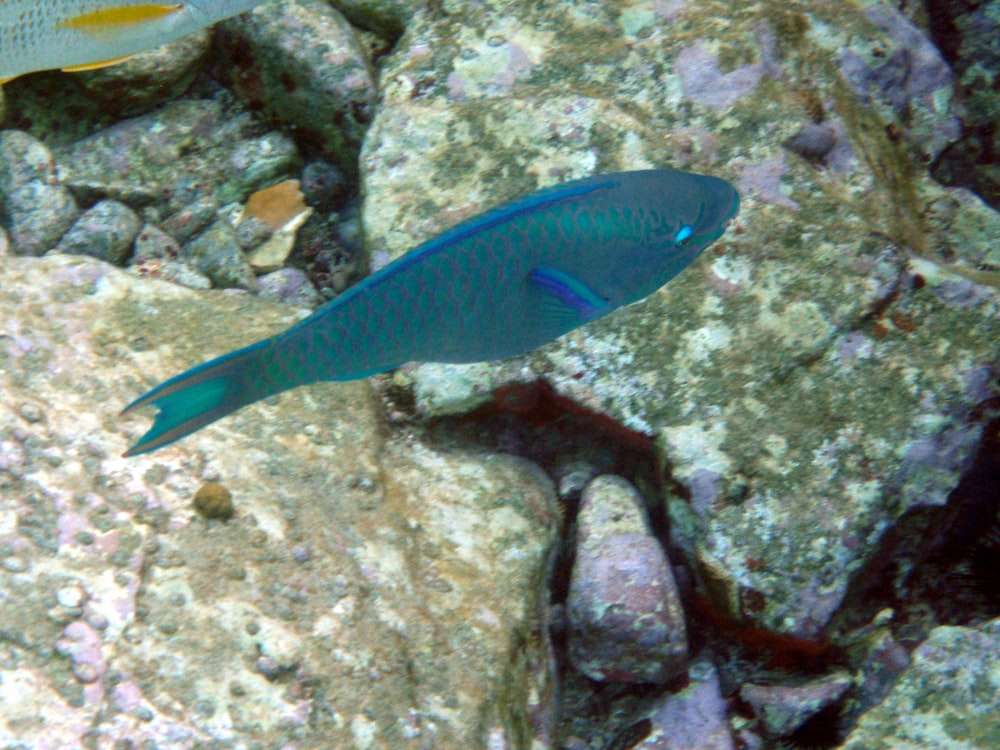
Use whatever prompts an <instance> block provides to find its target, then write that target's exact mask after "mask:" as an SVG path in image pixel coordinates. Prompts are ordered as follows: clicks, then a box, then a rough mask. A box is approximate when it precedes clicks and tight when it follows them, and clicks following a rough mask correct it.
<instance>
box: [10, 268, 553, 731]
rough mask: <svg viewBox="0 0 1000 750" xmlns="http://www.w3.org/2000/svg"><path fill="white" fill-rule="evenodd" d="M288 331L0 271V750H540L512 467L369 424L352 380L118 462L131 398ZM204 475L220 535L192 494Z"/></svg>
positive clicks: (544, 563)
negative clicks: (205, 748)
mask: <svg viewBox="0 0 1000 750" xmlns="http://www.w3.org/2000/svg"><path fill="white" fill-rule="evenodd" d="M294 319H295V316H294V315H292V314H291V312H290V311H289V309H288V308H281V307H278V306H275V305H273V304H269V303H266V302H264V301H261V300H258V299H255V298H253V297H251V296H249V295H246V294H240V293H233V292H215V293H212V294H205V293H202V294H198V293H195V292H191V291H189V290H184V289H181V288H179V287H176V286H172V285H169V284H165V283H162V282H150V281H144V280H141V279H137V278H135V277H134V276H131V275H129V274H126V273H125V272H121V271H118V270H115V269H113V268H112V267H110V266H108V265H105V264H102V263H100V262H98V261H95V260H93V259H89V258H85V257H81V256H64V255H51V256H47V257H45V258H38V259H35V258H17V257H10V256H8V257H3V258H0V392H2V393H3V394H4V397H3V399H2V400H0V621H2V622H3V639H2V643H0V703H2V705H3V710H2V711H0V744H3V745H5V746H6V745H24V746H30V747H33V748H39V749H40V750H41V749H44V748H53V749H55V748H67V747H79V746H96V747H112V746H117V745H116V743H117V742H119V741H120V742H122V743H128V742H134V743H135V744H136V745H137V746H143V745H144V743H146V742H151V743H153V744H154V745H155V746H156V747H161V748H166V747H191V746H195V745H198V744H200V743H208V744H212V745H213V746H218V747H252V746H258V745H259V746H264V747H290V746H294V747H297V748H317V749H318V748H330V747H338V748H341V747H342V748H352V747H356V748H408V747H413V748H424V747H428V746H432V747H439V748H469V747H485V746H486V744H487V741H488V740H490V739H492V741H494V743H501V744H495V745H493V746H497V747H526V746H528V744H530V742H531V741H532V740H536V741H538V742H541V743H543V745H544V744H545V743H547V742H548V741H549V740H548V738H547V737H546V732H548V731H550V730H551V726H552V716H551V710H552V707H551V701H552V682H551V678H550V673H549V666H548V665H549V655H548V650H547V644H546V640H545V636H544V634H545V632H546V629H545V627H544V620H543V619H542V614H541V613H542V608H541V603H542V602H541V599H540V597H541V591H542V587H543V584H544V579H545V576H546V573H547V570H548V549H549V547H550V545H551V543H552V540H553V536H554V533H555V528H556V526H557V515H556V512H555V509H554V492H553V490H552V487H551V483H550V482H549V481H548V480H547V479H546V478H545V477H544V476H543V475H541V474H540V472H539V470H537V469H536V468H534V467H533V466H532V465H530V464H528V463H526V462H523V461H521V460H518V459H515V458H511V457H497V456H484V455H478V454H473V453H469V452H468V450H467V449H465V450H463V449H461V448H458V447H456V446H451V445H445V444H440V443H439V444H435V445H429V444H424V443H422V442H421V441H420V440H419V437H418V436H417V435H404V434H398V433H397V434H393V435H389V434H387V433H386V431H385V430H384V428H383V425H382V423H381V420H380V419H379V415H378V410H377V408H376V406H375V403H374V399H373V396H372V393H371V390H370V387H369V385H368V384H367V383H365V382H359V383H350V384H340V385H326V386H316V387H312V388H309V389H300V390H298V391H295V392H293V393H291V394H287V395H283V396H281V397H279V398H278V399H276V400H273V401H271V402H270V403H267V404H260V405H258V406H256V407H254V408H250V409H246V410H244V411H242V412H241V413H239V414H237V415H235V416H233V417H232V418H230V419H228V420H226V421H225V422H223V423H220V424H219V425H218V426H216V427H213V428H210V429H207V430H203V431H201V432H200V433H199V434H198V436H197V439H195V440H191V441H187V442H186V443H182V444H179V445H177V446H175V447H171V448H169V449H165V450H163V451H160V452H158V453H156V454H153V455H150V456H148V457H142V458H138V459H122V458H119V457H118V455H119V454H120V453H121V451H122V450H123V449H124V448H125V447H126V445H128V444H129V443H130V442H132V441H133V440H134V439H135V438H136V437H138V435H139V434H140V433H141V432H142V431H143V430H145V428H146V427H147V426H148V422H149V415H146V414H137V415H135V416H130V417H129V418H127V419H124V418H120V417H119V416H118V412H119V410H120V409H121V407H122V406H123V404H125V403H126V402H127V401H128V400H129V399H130V398H132V397H134V396H135V395H136V394H138V393H140V392H141V391H142V390H144V389H145V388H147V387H148V386H149V385H150V384H151V383H152V382H153V381H159V380H161V379H163V378H164V377H166V376H168V375H170V374H173V373H175V372H176V371H177V370H178V369H180V368H183V367H186V366H189V365H192V364H194V363H196V362H198V361H201V360H202V359H203V358H205V357H207V356H210V355H213V354H217V353H220V352H222V351H223V350H226V349H229V348H231V347H232V346H236V345H239V344H242V343H247V342H249V341H250V340H252V339H254V338H258V337H260V336H263V335H265V334H267V333H268V332H270V331H273V330H277V329H280V328H283V327H285V326H287V325H288V324H290V323H292V322H293V321H294ZM236 321H238V324H234V322H236ZM209 481H211V482H218V483H220V484H222V485H223V486H224V487H225V488H226V489H227V490H229V492H230V493H231V495H232V502H233V504H234V511H235V513H234V516H233V518H232V519H231V520H229V521H226V522H224V523H223V522H220V521H207V520H205V519H203V518H201V517H200V516H198V515H197V513H196V512H195V510H194V508H193V507H192V505H191V503H192V499H193V497H194V495H195V492H196V491H197V490H198V489H199V488H200V487H202V486H203V485H204V484H205V483H206V482H209ZM151 746H152V745H151Z"/></svg>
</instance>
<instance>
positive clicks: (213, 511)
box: [194, 482, 233, 521]
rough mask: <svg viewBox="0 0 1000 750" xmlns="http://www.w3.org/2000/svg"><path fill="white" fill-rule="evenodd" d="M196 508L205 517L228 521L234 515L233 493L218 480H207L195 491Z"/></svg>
mask: <svg viewBox="0 0 1000 750" xmlns="http://www.w3.org/2000/svg"><path fill="white" fill-rule="evenodd" d="M194 509H195V510H196V511H198V513H199V514H200V515H201V516H202V517H203V518H215V519H218V520H221V521H228V520H229V519H230V518H232V517H233V495H232V493H231V492H230V491H229V490H227V489H226V488H225V487H224V486H223V485H221V484H219V483H217V482H205V484H203V485H202V486H201V487H200V488H199V489H198V491H197V492H196V493H194Z"/></svg>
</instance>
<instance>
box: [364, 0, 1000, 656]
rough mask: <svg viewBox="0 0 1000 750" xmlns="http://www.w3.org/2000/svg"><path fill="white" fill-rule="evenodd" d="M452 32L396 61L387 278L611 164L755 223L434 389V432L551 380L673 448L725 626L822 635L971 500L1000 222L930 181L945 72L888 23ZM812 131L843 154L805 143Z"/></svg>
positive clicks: (384, 212) (387, 64) (593, 20)
mask: <svg viewBox="0 0 1000 750" xmlns="http://www.w3.org/2000/svg"><path fill="white" fill-rule="evenodd" d="M450 10H451V11H452V12H451V13H449V14H448V16H447V17H441V16H436V15H434V14H430V13H423V14H418V15H417V16H416V17H415V19H414V22H413V23H412V24H411V26H410V27H409V28H408V29H407V32H406V33H405V34H404V36H403V37H402V39H401V40H400V42H399V44H398V45H397V48H396V51H395V52H394V53H393V54H392V55H390V56H389V57H387V58H386V59H385V61H384V63H383V65H384V68H383V75H382V83H383V102H382V106H381V108H380V110H379V114H378V116H377V117H376V119H375V121H374V123H373V126H372V128H371V130H370V131H369V134H368V137H367V139H366V142H365V150H364V152H363V154H362V170H363V178H364V183H365V189H366V196H367V201H366V204H365V212H364V221H365V224H366V226H367V229H368V239H369V244H370V247H371V249H372V250H373V251H374V265H375V266H376V267H377V266H379V265H381V264H384V263H385V262H387V261H388V260H389V259H391V258H393V257H396V256H398V255H400V254H401V253H402V252H404V251H406V250H407V249H409V248H411V247H413V246H414V245H415V244H416V243H417V242H419V241H420V240H423V239H426V238H427V237H429V236H431V235H433V234H434V233H435V232H437V231H440V230H441V229H443V228H445V227H447V226H450V225H451V224H453V223H455V222H456V221H458V220H460V219H463V218H466V217H468V216H470V215H473V214H475V213H477V212H478V211H480V210H482V209H484V208H486V207H488V206H492V205H495V204H497V203H499V202H501V201H502V200H503V199H506V198H509V197H512V196H514V195H518V194H521V193H524V192H527V191H529V190H531V189H533V188H535V187H537V186H539V185H543V184H551V183H554V182H558V181H560V180H563V179H566V178H569V177H576V176H580V175H583V174H588V173H590V172H593V171H600V170H611V169H627V168H641V167H648V166H672V167H679V168H687V169H690V170H693V171H700V172H708V173H712V174H716V175H719V176H721V177H726V178H728V179H730V180H731V181H732V182H734V184H736V185H738V187H739V188H740V191H741V194H742V197H743V208H742V212H741V215H740V216H739V217H738V218H737V220H736V222H735V225H734V226H733V227H732V228H731V229H730V230H729V232H728V233H727V234H726V236H725V237H724V238H723V239H722V240H721V241H719V242H718V243H716V245H714V246H713V247H711V248H709V249H708V251H707V252H706V253H705V255H704V257H702V258H701V259H699V260H698V261H696V262H695V263H694V265H693V266H692V268H690V269H689V270H688V271H686V272H685V273H684V274H682V275H681V277H680V278H678V279H676V280H674V281H673V282H671V283H670V284H669V285H668V286H667V287H665V288H664V289H663V290H661V291H660V292H658V293H657V294H654V295H653V296H652V297H651V298H650V299H648V300H646V301H645V302H644V303H642V304H637V305H634V306H632V307H630V308H628V309H625V310H620V311H618V312H617V313H615V314H614V315H612V316H610V317H608V318H605V319H602V320H600V321H596V322H595V323H592V324H590V325H589V326H587V327H585V328H584V329H582V330H579V331H576V332H574V333H573V334H570V335H569V336H567V337H564V338H563V339H562V340H560V341H558V342H556V343H554V344H553V345H550V346H548V347H545V348H543V349H542V350H539V351H538V352H535V353H533V354H532V355H529V356H528V357H525V358H521V359H519V360H516V361H513V362H507V363H504V364H503V365H500V366H491V367H485V368H484V367H482V366H478V365H474V366H470V367H421V368H416V369H415V370H414V371H412V373H411V374H409V375H408V376H407V377H408V378H409V382H410V383H412V384H413V388H414V392H415V394H416V395H417V410H418V411H419V412H422V413H426V414H435V413H440V412H439V409H441V410H442V411H448V410H454V409H456V408H458V409H466V408H469V406H470V405H472V404H476V403H483V402H485V401H486V400H488V399H489V398H490V394H491V392H492V391H493V389H494V388H495V387H497V386H499V385H503V384H510V383H519V382H520V383H523V382H527V381H531V380H533V379H535V378H539V377H544V378H545V379H546V380H548V381H549V382H550V383H552V384H554V385H555V387H556V388H557V389H558V391H559V392H560V393H561V394H563V395H566V396H569V397H571V398H573V399H575V400H576V401H577V402H578V403H581V404H583V405H585V406H587V407H590V408H593V409H595V410H597V411H599V412H602V413H605V414H607V415H609V416H611V417H613V418H615V419H617V420H619V421H620V422H622V423H623V424H625V425H626V426H628V427H630V428H633V429H635V430H639V431H641V432H644V433H647V434H651V435H654V436H655V437H656V439H657V441H658V445H659V447H660V451H661V454H662V458H663V461H664V464H665V465H668V466H670V467H671V471H672V474H673V477H674V478H675V479H676V480H677V481H679V482H681V483H682V484H683V485H684V486H685V487H686V488H687V490H688V492H689V493H690V500H689V501H685V502H684V503H682V505H683V506H684V507H683V508H671V516H672V517H673V518H675V519H680V518H681V516H682V515H684V516H685V519H686V520H684V525H685V526H686V528H688V529H689V530H690V531H691V533H690V535H689V536H688V537H687V538H686V539H680V540H678V542H679V543H681V544H682V546H685V547H686V549H687V553H688V556H689V559H690V560H691V561H692V562H693V563H694V564H695V567H696V568H697V570H698V574H699V577H700V578H701V580H703V581H705V582H706V583H707V585H708V587H709V590H710V591H711V593H712V596H713V600H714V601H713V603H714V605H715V607H716V608H717V610H718V611H719V612H721V613H723V614H725V615H726V616H728V617H731V618H735V619H738V620H743V621H746V622H749V623H751V624H753V625H755V626H761V627H764V628H768V629H772V630H777V631H780V632H784V633H787V634H792V635H795V636H799V637H805V638H812V637H816V636H817V635H818V634H819V633H820V631H821V630H822V629H823V627H824V626H825V625H826V623H827V622H828V621H829V618H830V616H831V614H832V613H833V612H834V611H835V610H836V609H837V607H838V606H839V605H840V603H841V601H842V600H843V597H844V594H845V591H846V587H847V582H848V579H849V576H850V574H851V573H852V571H854V570H856V569H857V568H858V567H859V566H860V565H861V564H863V562H864V561H865V560H866V559H867V557H868V556H869V555H870V554H871V553H872V551H873V549H874V548H875V545H876V544H877V542H878V540H879V539H880V537H881V535H882V534H883V532H884V531H885V530H886V528H888V527H889V526H890V525H891V524H892V523H893V521H894V519H896V518H897V517H898V516H899V514H900V513H902V512H903V511H905V510H906V509H908V508H911V507H913V506H915V505H919V504H937V503H941V502H943V501H944V499H945V497H946V496H947V494H948V492H949V491H950V490H951V489H952V488H953V487H954V486H955V484H956V483H957V481H958V477H959V475H960V473H961V470H962V468H963V466H965V465H966V464H967V462H968V459H969V456H970V454H971V452H972V451H973V450H974V448H975V446H976V444H977V441H978V440H979V436H980V432H981V428H982V419H983V413H982V412H981V411H980V410H977V406H978V405H979V404H980V403H981V402H983V401H984V400H985V399H986V398H988V396H989V395H990V393H991V387H992V386H991V385H990V383H991V382H992V380H993V377H994V375H995V373H996V372H997V370H998V359H1000V352H998V350H997V345H996V342H997V340H998V331H1000V325H998V311H1000V304H998V297H997V292H996V289H995V288H993V287H990V286H988V285H984V284H979V283H977V282H976V281H975V280H974V279H975V278H979V276H977V273H978V271H977V269H978V268H979V267H980V266H981V265H982V264H983V263H985V262H986V258H987V255H988V253H990V252H991V251H992V248H993V246H994V244H995V243H994V242H993V241H992V240H989V239H987V238H988V237H996V236H1000V217H998V216H997V215H996V214H995V213H994V212H991V211H989V210H986V209H984V208H983V207H982V205H981V204H979V203H978V202H977V201H976V199H975V198H974V197H970V196H969V194H968V193H966V192H963V191H949V190H945V189H943V188H941V187H939V186H937V185H936V184H934V183H933V182H932V181H931V180H930V179H929V178H928V177H927V176H926V163H925V162H926V158H927V155H928V154H931V153H934V152H935V151H936V150H937V149H939V148H940V147H941V142H940V139H938V140H935V139H937V138H938V137H939V136H942V135H944V136H945V137H947V133H948V132H950V131H949V128H950V127H951V125H952V124H953V115H952V112H951V109H950V104H949V99H948V88H947V77H946V76H945V71H943V70H942V69H941V67H940V64H939V63H940V58H939V57H935V56H934V55H933V54H932V53H931V51H930V50H929V49H928V48H927V46H926V45H925V44H924V43H923V42H922V41H921V40H920V39H919V38H918V37H916V36H914V33H915V27H912V25H908V22H907V23H903V20H905V19H903V20H900V19H901V17H899V18H897V17H896V16H894V15H892V14H891V13H890V14H889V15H890V16H892V18H889V17H888V16H886V12H883V10H880V9H878V8H875V6H874V4H873V3H871V2H864V3H861V2H848V3H837V4H836V5H830V4H829V3H821V2H807V3H799V4H796V5H795V6H794V7H793V6H790V5H787V4H773V3H769V4H766V5H746V4H742V3H741V4H736V3H731V2H706V3H689V2H677V3H654V4H652V5H649V4H636V5H629V6H622V5H620V4H617V3H595V4H588V5H586V7H584V6H583V5H580V6H571V7H569V8H566V7H563V6H559V8H558V10H556V9H555V8H554V7H550V6H546V5H544V4H543V5H538V4H535V5H524V4H520V3H502V2H485V3H478V4H475V5H463V6H462V7H461V8H457V7H456V8H452V9H450ZM873 15H874V16H875V20H876V21H877V22H878V23H873V22H872V16H873ZM883 16H886V17H883ZM901 50H909V52H905V51H901ZM918 53H919V54H918ZM883 55H884V57H883ZM886 60H889V61H891V64H892V66H894V67H892V68H889V69H883V68H884V66H885V64H887V63H886ZM900 65H902V66H903V67H902V68H899V67H898V66H900ZM912 65H917V67H916V68H912V69H911V68H910V67H907V66H912ZM897 69H898V70H897ZM918 69H919V70H918ZM893 70H897V72H898V71H899V70H902V71H903V72H906V71H909V72H910V73H912V74H913V75H916V76H917V77H916V78H913V79H911V78H908V77H907V75H890V73H892V71H893ZM918 79H919V82H920V83H919V85H917V82H918ZM908 80H910V81H911V82H912V83H913V86H911V87H910V88H907V86H906V81H908ZM868 84H871V85H868ZM911 109H912V111H913V112H914V113H915V114H914V117H913V118H912V120H910V121H906V122H904V120H903V119H902V115H901V113H902V112H903V111H904V110H906V111H910V110H911ZM817 123H820V124H823V125H825V126H827V128H828V132H829V136H830V137H829V144H828V145H829V151H824V152H823V155H822V156H821V157H817V156H815V155H813V156H811V157H810V159H812V161H810V159H806V158H804V157H802V156H800V155H799V154H797V153H796V152H793V151H791V150H789V149H788V148H787V147H786V146H785V145H784V144H786V142H787V141H788V140H789V139H790V138H792V137H793V136H795V135H796V134H797V133H800V132H801V131H802V129H803V128H805V127H806V126H809V125H810V124H817ZM816 159H819V162H818V165H817V163H816ZM963 274H964V275H963ZM442 405H443V408H442ZM775 540H781V541H780V543H775Z"/></svg>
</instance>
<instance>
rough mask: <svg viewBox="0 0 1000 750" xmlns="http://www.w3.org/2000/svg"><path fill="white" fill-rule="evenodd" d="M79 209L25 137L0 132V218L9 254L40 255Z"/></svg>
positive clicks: (41, 147)
mask: <svg viewBox="0 0 1000 750" xmlns="http://www.w3.org/2000/svg"><path fill="white" fill-rule="evenodd" d="M79 214H80V209H79V208H78V207H77V205H76V201H75V200H74V199H73V196H72V195H71V194H70V192H69V190H67V189H66V187H65V186H64V185H62V184H60V182H59V180H58V178H57V176H56V165H55V159H54V158H53V155H52V152H51V151H50V150H49V149H48V148H47V147H46V146H45V144H44V143H42V142H41V141H39V140H37V139H36V138H32V137H31V136H30V135H28V134H27V133H22V132H20V131H17V130H5V131H3V132H2V133H0V216H2V217H3V219H4V224H5V225H6V227H7V233H8V235H9V238H10V243H11V250H12V251H13V252H14V253H16V254H19V255H41V254H42V253H44V252H46V251H47V250H49V249H51V247H52V246H53V245H54V244H55V243H56V242H57V241H58V240H59V238H60V237H62V236H63V234H64V233H65V232H66V230H67V229H69V228H70V226H72V224H73V222H74V221H76V218H77V216H79Z"/></svg>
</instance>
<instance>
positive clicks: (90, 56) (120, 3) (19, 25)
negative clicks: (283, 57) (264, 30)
mask: <svg viewBox="0 0 1000 750" xmlns="http://www.w3.org/2000/svg"><path fill="white" fill-rule="evenodd" d="M261 2H263V0H172V2H163V1H161V2H151V0H0V84H2V83H6V82H7V81H9V80H10V79H12V78H16V77H18V76H21V75H24V74H26V73H33V72H36V71H40V70H54V69H60V68H61V69H62V70H71V71H79V70H92V69H94V68H100V67H104V66H105V65H113V64H114V63H117V62H121V61H122V60H125V59H128V58H129V57H131V56H132V55H134V54H136V53H137V52H142V51H143V50H147V49H152V48H153V47H159V46H160V45H163V44H166V43H168V42H172V41H174V40H175V39H179V38H180V37H182V36H185V35H187V34H190V33H192V32H194V31H197V30H198V29H201V28H204V27H205V26H208V25H210V24H213V23H215V22H216V21H221V20H222V19H224V18H229V17H231V16H235V15H237V14H239V13H243V12H245V11H248V10H250V9H251V8H253V7H254V6H256V5H259V4H260V3H261Z"/></svg>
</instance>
